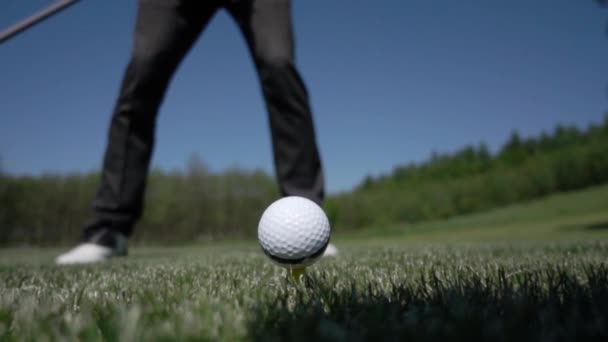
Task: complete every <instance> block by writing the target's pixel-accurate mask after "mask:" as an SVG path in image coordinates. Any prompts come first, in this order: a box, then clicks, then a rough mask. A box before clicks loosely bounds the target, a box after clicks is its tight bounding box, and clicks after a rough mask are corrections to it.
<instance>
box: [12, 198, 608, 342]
mask: <svg viewBox="0 0 608 342" xmlns="http://www.w3.org/2000/svg"><path fill="white" fill-rule="evenodd" d="M607 193H608V187H602V188H596V189H590V190H587V191H582V192H577V193H570V194H562V195H559V196H553V197H550V198H547V199H545V200H542V201H537V202H534V203H528V204H523V205H519V206H513V207H509V208H504V209H501V210H498V211H493V212H488V213H483V214H477V215H471V216H467V217H460V218H455V219H453V220H449V221H444V222H434V223H427V224H424V225H399V226H394V227H378V229H376V230H375V231H376V232H377V233H378V234H377V235H369V236H368V237H365V236H366V235H365V234H367V233H364V232H362V233H360V235H359V236H356V235H355V236H354V237H353V236H344V235H340V234H338V235H337V239H336V242H337V243H338V245H339V247H341V254H340V256H339V257H338V258H332V259H323V260H321V261H320V262H319V263H318V264H316V265H315V266H314V267H312V268H310V269H309V270H308V272H307V274H306V275H305V276H304V277H303V278H302V279H301V280H300V281H293V280H292V279H290V278H289V277H287V276H286V272H285V270H283V269H280V268H278V267H276V266H274V265H273V264H271V263H270V262H269V261H268V260H267V259H266V258H265V256H263V255H262V253H261V252H260V251H259V249H258V248H257V247H256V246H255V245H254V244H249V243H241V244H238V245H237V244H231V245H223V246H213V247H212V246H189V247H184V248H135V249H133V250H132V254H131V256H130V257H129V258H123V259H117V260H114V261H112V262H109V263H106V264H102V265H97V266H75V267H56V266H53V265H52V262H51V261H52V257H53V256H54V255H55V254H56V253H57V250H48V249H35V248H30V249H23V248H19V249H3V250H2V251H0V341H5V340H6V341H12V340H31V341H40V340H93V341H95V340H100V341H101V340H105V341H115V340H124V341H129V340H146V341H149V340H151V341H154V340H167V341H168V340H226V341H233V340H258V341H278V340H295V341H299V340H332V341H365V340H383V341H385V340H389V341H390V340H395V341H397V340H399V341H402V340H423V341H443V340H463V341H464V340H466V341H471V340H487V341H515V340H517V341H575V340H576V341H578V340H581V341H582V340H586V341H587V340H592V341H593V340H595V341H606V340H608V285H607V284H608V262H607V261H608V240H607V239H606V230H608V229H606V228H605V226H604V222H606V221H608V220H606V218H607V217H606V213H605V205H604V203H608V201H607V202H600V199H602V198H604V197H603V196H606V194H607ZM560 208H562V209H560ZM605 220H606V221H605ZM488 231H492V232H491V233H488ZM511 231H513V232H515V234H514V235H511V234H509V232H511ZM483 233H485V234H486V235H484V234H483Z"/></svg>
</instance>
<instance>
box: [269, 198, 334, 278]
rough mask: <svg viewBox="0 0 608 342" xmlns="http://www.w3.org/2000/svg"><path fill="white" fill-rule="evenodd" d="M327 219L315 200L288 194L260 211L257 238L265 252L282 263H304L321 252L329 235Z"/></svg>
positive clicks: (312, 261) (296, 264) (303, 265)
mask: <svg viewBox="0 0 608 342" xmlns="http://www.w3.org/2000/svg"><path fill="white" fill-rule="evenodd" d="M330 233H331V232H330V227H329V220H328V218H327V215H325V212H324V211H323V209H321V207H320V206H319V205H317V204H316V203H315V202H313V201H311V200H309V199H307V198H304V197H299V196H289V197H284V198H281V199H279V200H277V201H275V202H273V203H272V204H271V205H270V206H269V207H268V208H266V210H265V211H264V213H263V214H262V217H261V219H260V223H259V225H258V240H259V241H260V245H261V246H262V250H263V251H264V253H265V254H266V255H267V256H268V257H269V258H270V259H271V260H273V261H274V262H276V263H277V264H279V265H281V266H284V267H290V268H294V267H306V266H309V265H311V264H313V263H314V262H315V261H316V260H317V259H318V258H319V257H321V256H322V255H323V252H324V251H325V248H326V247H327V244H328V243H329V237H330Z"/></svg>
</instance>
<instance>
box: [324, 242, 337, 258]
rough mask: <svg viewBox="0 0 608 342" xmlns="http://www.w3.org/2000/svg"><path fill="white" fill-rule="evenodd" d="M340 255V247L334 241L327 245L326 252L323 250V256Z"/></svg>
mask: <svg viewBox="0 0 608 342" xmlns="http://www.w3.org/2000/svg"><path fill="white" fill-rule="evenodd" d="M337 255H338V248H336V246H335V245H334V244H333V243H330V244H328V245H327V248H325V252H323V257H335V256H337Z"/></svg>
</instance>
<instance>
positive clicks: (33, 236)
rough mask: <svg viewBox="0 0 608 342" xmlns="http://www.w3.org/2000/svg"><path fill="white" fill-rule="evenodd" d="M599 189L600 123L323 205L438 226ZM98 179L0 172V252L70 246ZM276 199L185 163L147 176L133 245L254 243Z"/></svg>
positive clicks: (369, 219)
mask: <svg viewBox="0 0 608 342" xmlns="http://www.w3.org/2000/svg"><path fill="white" fill-rule="evenodd" d="M606 182H608V115H606V116H605V117H604V120H603V122H601V123H599V124H592V125H590V126H589V127H588V128H586V129H578V128H576V127H575V126H564V125H558V126H557V127H556V128H555V129H554V130H553V131H552V132H546V133H542V134H540V135H539V136H536V137H522V136H520V135H519V134H518V133H517V132H513V133H512V135H511V137H510V138H509V139H508V141H507V142H506V143H505V144H504V146H503V147H502V148H501V149H500V150H499V151H497V152H496V153H490V152H489V150H488V148H487V146H485V145H484V144H480V145H477V146H466V147H464V148H462V149H460V150H458V151H456V152H454V153H444V154H440V153H434V154H433V155H432V156H431V157H430V158H429V159H428V160H427V161H425V162H422V163H417V164H416V163H411V164H407V165H401V166H398V167H396V168H395V169H394V170H392V172H390V173H389V174H387V175H383V176H379V177H366V179H364V180H363V181H362V182H361V184H359V185H358V186H356V187H355V188H354V189H353V190H352V191H349V192H345V193H341V194H335V195H331V196H328V199H327V201H326V203H325V210H326V212H327V214H328V216H329V217H330V220H331V222H332V226H333V227H335V229H337V230H343V231H346V230H355V229H363V228H367V227H374V226H376V227H377V226H380V225H388V224H395V223H403V222H406V223H411V222H418V221H423V220H432V219H441V218H447V217H450V216H454V215H460V214H465V213H470V212H474V211H481V210H487V209H491V208H495V207H499V206H503V205H507V204H511V203H514V202H520V201H525V200H530V199H534V198H538V197H542V196H545V195H548V194H551V193H554V192H560V191H569V190H575V189H581V188H584V187H589V186H594V185H597V184H602V183H606ZM98 184H99V173H98V172H89V173H70V174H44V175H41V176H22V175H21V176H20V175H12V174H8V173H4V172H2V171H1V168H0V245H16V244H29V245H54V244H67V243H71V242H73V241H74V239H75V238H77V237H78V236H79V234H80V233H81V229H82V225H83V224H85V223H86V220H87V219H89V218H90V213H91V207H90V203H91V199H92V198H93V196H94V194H95V191H96V188H97V185H98ZM278 196H279V193H278V189H277V186H276V182H275V179H274V177H273V176H271V175H268V174H267V173H265V172H263V171H260V170H252V171H248V170H241V169H231V170H227V171H224V172H219V173H218V172H215V173H214V172H210V171H209V169H208V168H207V167H206V166H205V164H204V163H203V162H202V161H201V159H200V158H198V157H196V156H193V157H192V158H191V159H190V160H189V161H188V162H187V163H186V167H185V168H184V169H183V170H174V171H165V170H160V169H153V170H152V171H151V172H150V175H149V179H148V191H147V193H146V209H145V211H144V216H143V218H142V220H141V222H140V223H139V224H138V227H137V229H136V233H135V235H134V240H135V242H136V243H137V242H139V243H163V244H167V243H184V242H196V241H208V240H220V239H233V238H234V239H239V238H254V237H255V234H256V228H257V223H258V220H259V217H260V215H261V213H262V212H263V210H264V209H265V208H266V206H267V205H268V204H269V203H271V202H272V201H274V200H276V199H277V198H278Z"/></svg>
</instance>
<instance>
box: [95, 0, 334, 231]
mask: <svg viewBox="0 0 608 342" xmlns="http://www.w3.org/2000/svg"><path fill="white" fill-rule="evenodd" d="M138 6H139V7H138V14H137V20H136V26H135V36H134V46H133V51H132V55H131V58H130V61H129V64H128V66H127V69H126V71H125V74H124V77H123V81H122V85H121V88H120V94H119V96H118V99H117V102H116V104H115V107H114V112H113V115H112V119H111V123H110V129H109V136H108V145H107V147H106V151H105V156H104V160H103V171H102V179H101V184H100V187H99V189H98V191H97V194H96V197H95V199H94V201H93V209H94V213H95V216H94V220H93V222H91V224H89V225H88V226H87V227H85V232H84V233H85V237H86V236H88V235H90V234H93V233H95V232H96V230H98V229H99V228H102V227H103V228H110V229H115V230H118V231H121V232H122V233H124V234H126V235H127V236H128V235H131V233H132V231H133V227H134V225H135V223H136V222H137V221H138V219H139V218H140V217H141V214H142V208H143V206H144V193H145V189H146V179H147V176H148V170H149V165H150V159H151V155H152V152H153V148H154V137H155V124H156V117H157V113H158V110H159V106H160V104H161V103H162V101H163V97H164V95H165V93H166V89H167V88H168V85H169V82H170V80H171V78H172V76H173V74H174V73H175V70H176V68H177V67H178V65H179V64H180V62H181V61H182V59H183V57H184V56H185V55H186V53H187V52H188V50H189V49H190V48H191V46H192V44H193V43H194V42H195V40H196V39H197V38H198V36H199V35H200V34H201V32H202V31H203V30H204V28H205V26H206V25H207V23H208V22H209V20H210V19H211V18H212V17H213V15H214V14H215V13H216V11H218V10H220V9H225V10H227V11H228V13H230V15H231V16H232V17H233V18H234V20H235V22H236V23H237V24H238V26H239V28H240V30H241V32H242V33H243V36H244V38H245V41H246V42H247V45H248V47H249V50H250V52H251V55H252V57H253V61H254V64H255V67H256V70H257V73H258V76H259V80H260V83H261V88H262V92H263V96H264V100H265V103H266V107H267V111H268V115H269V123H270V128H271V136H272V146H273V155H274V163H275V171H276V175H277V178H278V183H279V188H280V191H281V194H282V195H283V196H287V195H298V196H303V197H306V198H309V199H311V200H313V201H315V202H317V203H321V202H322V201H323V197H324V181H323V173H322V167H321V161H320V158H319V153H318V149H317V145H316V138H315V131H314V125H313V119H312V115H311V111H310V105H309V99H308V93H307V90H306V87H305V85H304V83H303V81H302V79H301V77H300V75H299V73H298V71H297V69H296V67H295V65H294V48H293V45H294V43H293V32H292V23H291V4H290V1H289V0H215V1H213V0H139V4H138Z"/></svg>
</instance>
